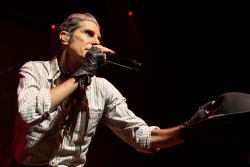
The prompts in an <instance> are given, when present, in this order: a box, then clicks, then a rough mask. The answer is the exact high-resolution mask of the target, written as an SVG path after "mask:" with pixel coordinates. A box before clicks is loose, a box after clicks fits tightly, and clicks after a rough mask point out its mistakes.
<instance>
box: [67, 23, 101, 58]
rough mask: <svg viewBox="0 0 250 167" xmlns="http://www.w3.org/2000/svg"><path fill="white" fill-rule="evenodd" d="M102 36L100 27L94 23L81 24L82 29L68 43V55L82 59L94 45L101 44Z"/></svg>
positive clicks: (74, 33) (75, 32)
mask: <svg viewBox="0 0 250 167" xmlns="http://www.w3.org/2000/svg"><path fill="white" fill-rule="evenodd" d="M100 40H101V34H100V29H99V27H98V26H97V25H96V24H95V23H94V22H92V21H82V22H80V28H78V29H76V30H75V31H74V32H73V34H72V37H71V39H70V40H69V43H68V54H71V56H74V57H75V58H80V59H81V62H82V59H83V58H84V57H85V54H86V53H87V51H88V50H89V49H90V48H91V46H92V45H98V44H100Z"/></svg>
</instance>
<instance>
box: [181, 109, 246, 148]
mask: <svg viewBox="0 0 250 167" xmlns="http://www.w3.org/2000/svg"><path fill="white" fill-rule="evenodd" d="M179 137H180V138H182V139H184V140H186V141H190V142H195V143H202V144H206V143H220V142H228V141H236V140H242V139H245V138H248V137H250V111H249V112H238V113H232V114H221V115H212V116H210V117H208V118H207V119H204V120H201V121H198V122H195V123H193V124H191V125H188V126H186V127H184V128H182V129H181V130H180V132H179Z"/></svg>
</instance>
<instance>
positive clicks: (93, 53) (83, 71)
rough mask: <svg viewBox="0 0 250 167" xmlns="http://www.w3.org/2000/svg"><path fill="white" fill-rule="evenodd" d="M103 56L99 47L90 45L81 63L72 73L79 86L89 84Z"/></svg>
mask: <svg viewBox="0 0 250 167" xmlns="http://www.w3.org/2000/svg"><path fill="white" fill-rule="evenodd" d="M104 58H105V53H103V52H102V51H101V50H100V49H99V48H97V47H95V46H92V47H91V48H90V49H89V50H88V52H87V53H86V55H85V58H84V62H83V64H82V65H81V66H80V67H79V68H78V69H77V70H76V72H75V73H73V75H72V76H73V77H74V78H75V79H76V81H77V82H78V83H79V86H82V85H85V86H88V85H90V84H91V78H92V77H93V76H94V75H95V74H96V71H97V69H98V66H99V64H100V62H102V61H103V59H104Z"/></svg>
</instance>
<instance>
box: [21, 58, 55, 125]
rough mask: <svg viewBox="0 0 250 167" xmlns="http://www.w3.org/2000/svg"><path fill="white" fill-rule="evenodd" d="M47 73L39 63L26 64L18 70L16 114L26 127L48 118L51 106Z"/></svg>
mask: <svg viewBox="0 0 250 167" xmlns="http://www.w3.org/2000/svg"><path fill="white" fill-rule="evenodd" d="M49 90H50V84H48V72H47V71H46V70H45V68H44V67H43V65H42V64H41V63H39V62H28V63H26V64H24V65H23V66H22V67H21V68H20V70H19V84H18V89H17V97H18V113H19V114H20V117H21V119H22V120H23V122H24V124H25V125H26V126H32V125H34V124H37V123H40V122H41V121H43V120H44V119H48V118H49V112H48V111H49V108H50V105H51V96H50V91H49Z"/></svg>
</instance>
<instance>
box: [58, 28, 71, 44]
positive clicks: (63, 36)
mask: <svg viewBox="0 0 250 167" xmlns="http://www.w3.org/2000/svg"><path fill="white" fill-rule="evenodd" d="M59 38H60V41H61V43H62V44H63V45H68V43H69V33H68V32H66V31H62V32H61V33H60V34H59Z"/></svg>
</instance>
